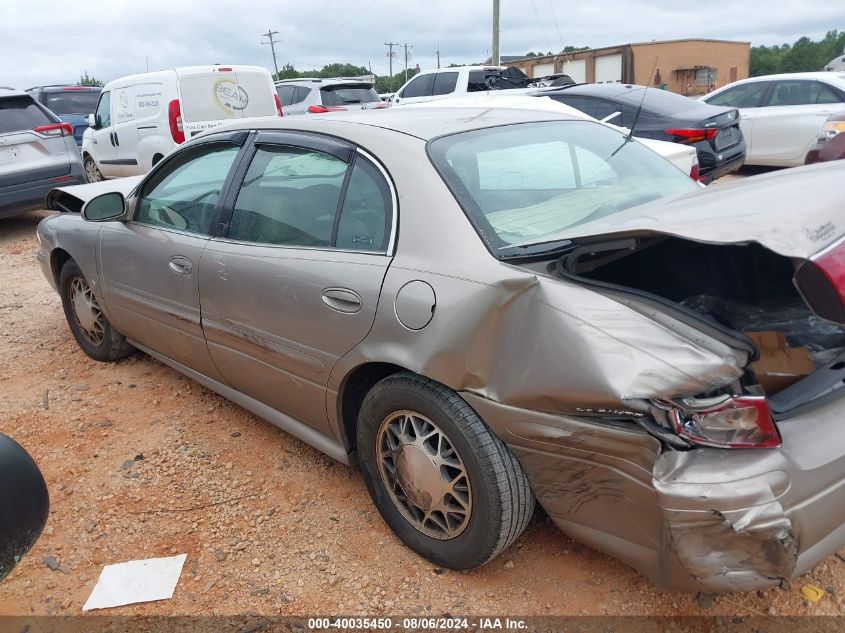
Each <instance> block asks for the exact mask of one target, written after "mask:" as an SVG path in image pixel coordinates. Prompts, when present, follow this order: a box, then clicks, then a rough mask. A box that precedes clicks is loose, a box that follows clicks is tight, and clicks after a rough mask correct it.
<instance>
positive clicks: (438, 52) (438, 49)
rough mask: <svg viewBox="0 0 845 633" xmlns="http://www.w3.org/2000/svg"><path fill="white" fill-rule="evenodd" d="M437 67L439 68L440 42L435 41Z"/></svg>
mask: <svg viewBox="0 0 845 633" xmlns="http://www.w3.org/2000/svg"><path fill="white" fill-rule="evenodd" d="M437 67H438V68H440V42H437Z"/></svg>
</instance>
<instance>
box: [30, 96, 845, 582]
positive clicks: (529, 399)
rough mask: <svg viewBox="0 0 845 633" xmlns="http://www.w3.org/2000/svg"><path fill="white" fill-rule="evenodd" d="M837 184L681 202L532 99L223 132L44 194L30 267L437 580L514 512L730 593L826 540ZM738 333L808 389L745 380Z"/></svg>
mask: <svg viewBox="0 0 845 633" xmlns="http://www.w3.org/2000/svg"><path fill="white" fill-rule="evenodd" d="M843 174H845V165H837V164H835V163H828V164H825V165H819V166H811V167H803V168H798V169H796V170H794V171H793V173H785V174H774V175H770V176H764V177H760V178H758V179H757V180H756V182H755V181H754V179H749V180H750V181H748V182H742V183H738V184H735V185H726V186H724V187H719V188H715V189H707V190H702V189H701V188H700V187H699V186H698V185H697V184H696V183H694V182H693V181H692V180H691V179H690V178H688V177H687V176H686V175H685V174H683V173H682V172H680V171H679V170H678V169H676V168H675V167H674V166H672V165H671V164H670V163H668V162H666V161H664V160H663V159H661V158H660V157H659V156H657V155H656V154H654V153H653V152H651V151H649V150H648V149H646V148H644V147H642V146H641V145H639V144H637V143H632V142H628V141H627V140H626V137H625V135H623V134H622V133H620V132H618V131H616V130H614V129H611V128H610V127H608V126H605V125H602V124H600V123H597V122H592V121H586V120H583V119H577V120H576V119H569V118H566V117H560V116H555V115H550V114H549V113H548V112H539V111H527V110H504V109H503V110H496V109H493V108H430V109H423V108H420V109H411V108H408V109H404V108H395V109H389V110H386V111H384V112H376V113H366V114H364V113H361V114H351V113H346V114H344V115H342V117H341V116H335V115H326V116H325V117H290V118H284V119H280V120H278V121H270V120H262V121H258V120H253V121H243V122H238V123H236V124H232V125H228V126H226V127H224V128H223V129H221V130H219V131H218V130H215V131H213V132H208V133H205V134H203V135H200V136H198V137H196V138H195V139H192V140H191V141H190V142H188V143H186V144H185V145H184V146H182V147H180V148H178V149H177V150H176V151H174V152H173V153H172V154H170V155H169V156H167V157H166V158H165V159H164V160H163V161H162V162H161V163H159V164H158V165H156V167H155V168H154V169H153V170H152V171H151V172H150V173H149V174H148V175H147V176H145V177H143V179H135V180H130V181H128V182H126V181H123V182H121V181H113V182H107V183H97V184H96V185H85V186H82V187H68V188H63V189H62V190H58V191H56V192H54V193H53V194H51V196H50V199H49V204H50V206H51V207H53V208H57V209H64V210H70V211H74V210H77V211H78V210H80V209H81V210H82V214H81V215H80V213H78V212H70V213H62V214H59V215H57V216H54V217H50V218H47V219H45V220H44V221H42V222H41V224H40V225H39V227H38V235H39V238H40V240H39V244H40V246H39V253H38V258H39V261H40V262H41V266H42V269H43V272H44V274H45V276H46V277H47V279H48V280H49V281H50V283H51V284H53V285H54V287H55V288H56V289H57V290H58V292H59V294H60V296H61V299H62V303H63V306H64V311H65V315H66V317H67V320H68V323H69V325H70V329H71V331H72V333H73V335H74V337H75V338H76V340H77V342H78V343H79V345H80V346H81V348H82V349H83V350H84V351H85V352H86V353H87V354H88V355H89V356H91V357H92V358H95V359H97V360H101V361H115V360H118V359H120V358H121V357H123V356H125V355H127V354H129V353H131V352H132V351H133V350H134V349H140V350H143V351H144V352H146V353H148V354H150V355H152V356H154V357H155V358H158V359H159V360H161V361H162V362H164V363H166V364H168V365H170V366H172V367H174V368H176V369H177V370H179V371H181V372H183V373H184V374H186V375H188V376H190V377H192V378H193V379H195V380H197V381H198V382H200V383H201V384H203V385H205V386H207V387H208V388H210V389H212V390H214V391H216V392H218V393H220V394H222V395H224V396H225V397H227V398H229V399H231V400H233V401H234V402H237V403H238V404H240V405H242V406H243V407H245V408H247V409H249V410H250V411H252V412H254V413H256V414H257V415H259V416H261V417H263V418H265V419H267V420H269V421H271V422H273V423H274V424H276V425H278V426H279V427H281V428H283V429H285V430H286V431H288V432H290V433H291V434H293V435H295V436H296V437H299V438H301V439H302V440H304V441H306V442H308V443H309V444H311V445H313V446H315V447H317V448H318V449H320V450H322V451H323V452H325V453H327V454H328V455H330V456H332V457H334V458H335V459H337V460H339V461H341V462H343V463H347V464H355V463H357V464H360V466H361V470H362V471H363V476H364V480H365V482H366V484H367V487H368V489H369V491H370V494H371V496H372V498H373V501H374V503H375V505H376V506H377V507H378V509H379V511H380V512H381V515H382V517H383V518H384V520H385V521H386V522H387V524H388V525H389V526H390V527H391V528H392V529H393V530H394V531H395V532H396V534H397V535H398V536H399V537H400V538H401V539H402V540H403V541H404V542H405V543H406V544H407V545H408V546H409V547H411V548H412V549H414V550H415V551H416V552H418V553H420V554H421V555H423V556H425V557H427V558H428V559H430V560H431V561H434V562H435V563H436V564H438V565H441V566H446V567H450V568H454V569H471V568H473V567H477V566H479V565H483V564H484V563H486V562H488V561H490V560H491V559H492V558H494V557H495V556H497V555H498V554H499V553H500V552H502V551H503V550H504V549H505V548H507V547H508V546H509V545H510V544H511V543H513V541H514V540H515V539H516V538H517V537H518V536H519V534H520V533H521V532H522V531H523V529H524V528H525V526H526V525H527V523H528V521H529V519H530V518H531V515H532V511H533V509H534V503H535V499H536V500H537V502H539V503H540V504H541V505H542V507H543V508H544V509H545V510H546V512H547V513H548V515H549V516H550V517H551V518H552V519H553V520H554V521H555V523H556V524H557V525H558V526H559V527H560V528H561V529H562V530H564V531H565V532H566V533H567V534H569V535H571V536H572V537H574V538H577V539H579V540H582V541H584V542H586V543H588V544H590V545H592V546H594V547H596V548H598V549H601V550H603V551H605V552H608V553H610V554H612V555H613V556H616V557H617V558H619V559H621V560H623V561H624V562H626V563H628V564H629V565H631V566H633V567H634V568H636V569H637V570H639V571H640V572H642V573H644V574H646V575H647V576H649V577H650V578H652V579H653V580H654V581H655V582H658V583H660V584H662V585H665V586H667V587H671V588H674V589H684V590H691V589H699V590H700V589H709V590H733V589H750V588H754V587H762V586H767V585H774V584H777V583H779V582H780V581H781V579H784V578H792V577H794V576H797V575H800V574H802V573H804V572H806V571H807V570H808V569H810V568H811V567H813V566H814V565H816V564H817V563H819V562H820V561H821V560H823V559H824V558H825V557H826V556H828V555H830V554H832V553H833V552H834V551H836V549H837V548H839V547H841V546H842V545H843V543H845V425H843V424H842V418H843V415H845V399H843V398H842V395H843V393H845V382H843V378H845V335H843V328H842V326H841V325H839V324H842V323H845V290H843V288H845V281H843V280H845V244H843V241H842V239H843V233H845V229H843V226H845V208H844V207H843V206H842V202H841V201H842V182H843ZM139 180H140V182H139ZM807 191H813V192H814V195H813V198H812V200H808V199H807V195H806V192H807ZM104 192H106V193H104ZM796 209H801V213H800V214H799V213H796V212H795V210H796ZM141 271H142V273H143V274H139V273H140V272H141ZM784 315H788V316H787V318H784ZM750 330H754V331H757V330H762V331H770V332H772V331H775V332H779V333H780V335H781V336H783V337H785V339H786V338H788V340H789V343H790V344H791V346H792V347H794V348H804V353H805V354H806V355H807V356H806V360H807V363H809V368H808V372H809V373H810V375H808V376H807V377H806V378H804V379H803V380H799V381H797V382H795V384H793V385H792V386H790V387H787V388H784V387H783V386H782V384H781V386H780V387H778V386H776V383H775V382H774V381H773V382H770V383H767V382H766V380H764V379H765V378H767V376H766V374H765V372H764V371H762V369H761V367H760V366H759V365H757V364H756V363H755V359H756V358H757V357H758V355H761V354H762V352H761V345H758V344H755V342H754V341H753V340H752V339H751V338H750V337H749V336H747V335H746V334H744V332H747V331H750ZM770 338H775V339H777V335H772V336H771V337H770ZM785 344H786V343H784V345H785ZM771 378H774V379H779V378H780V377H779V376H777V375H774V376H771Z"/></svg>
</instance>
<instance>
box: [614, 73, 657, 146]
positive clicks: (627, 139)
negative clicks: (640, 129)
mask: <svg viewBox="0 0 845 633" xmlns="http://www.w3.org/2000/svg"><path fill="white" fill-rule="evenodd" d="M659 59H660V58H659V57H655V58H654V64H653V65H652V67H651V74H650V75H649V81H650V80H651V77H654V71H655V69H656V68H657V61H658V60H659ZM647 92H648V84H646V85H645V88H643V97H642V99H640V105H639V106H637V112H636V114H634V120H633V121H632V122H631V127H630V129H629V130H628V134H627V135H626V136H625V140H624V141H622V143H620V144H619V147H617V148H616V149H615V150H613V152H611V154H610V156H609V157H608V158H613V157H614V156H616V154H618V153H619V150H620V149H622V148H623V147H625V146H626V145H627V144H628V143H629V142H630V141H631V139H632V138H634V128H635V127H637V121H639V120H640V112H642V110H643V103H644V102H645V95H646V93H647Z"/></svg>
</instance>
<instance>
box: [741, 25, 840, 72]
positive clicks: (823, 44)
mask: <svg viewBox="0 0 845 633" xmlns="http://www.w3.org/2000/svg"><path fill="white" fill-rule="evenodd" d="M843 47H845V31H841V32H840V31H837V30H833V31H828V32H827V34H826V35H825V36H824V37H823V38H822V39H821V40H819V41H818V42H816V41H813V40H811V39H810V38H809V37H801V38H799V39H798V40H797V41H796V42H794V43H793V44H792V45H790V44H781V45H780V46H777V45H775V46H753V47H752V48H751V61H750V65H749V74H750V75H751V76H752V77H759V76H760V75H773V74H775V73H795V72H806V71H813V70H821V69H822V68H824V66H825V64H827V63H828V62H829V61H830V60H831V59H833V58H834V57H836V56H837V55H839V54H841V53H842V49H843Z"/></svg>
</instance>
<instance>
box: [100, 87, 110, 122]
mask: <svg viewBox="0 0 845 633" xmlns="http://www.w3.org/2000/svg"><path fill="white" fill-rule="evenodd" d="M96 117H97V127H101V128H103V127H109V126H111V93H110V92H104V93H102V94H101V95H100V102H99V103H98V104H97V114H96Z"/></svg>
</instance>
